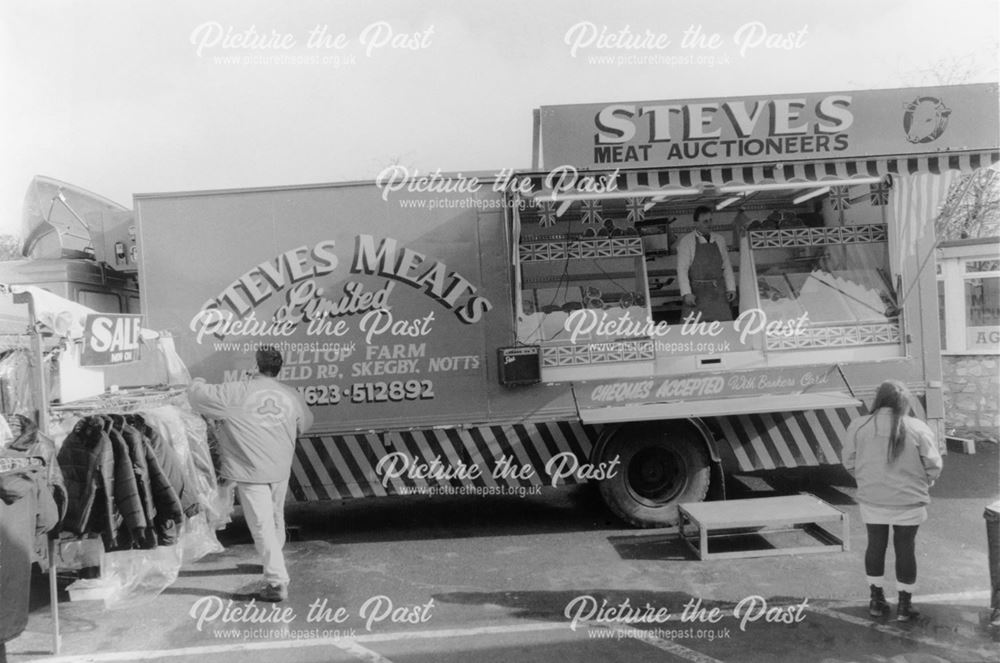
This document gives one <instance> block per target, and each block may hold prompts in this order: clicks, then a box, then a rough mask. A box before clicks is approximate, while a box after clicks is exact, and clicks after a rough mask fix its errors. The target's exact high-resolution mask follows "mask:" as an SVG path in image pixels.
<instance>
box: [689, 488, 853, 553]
mask: <svg viewBox="0 0 1000 663" xmlns="http://www.w3.org/2000/svg"><path fill="white" fill-rule="evenodd" d="M678 509H679V511H680V535H681V539H682V540H683V541H684V542H685V543H686V544H687V545H688V546H689V547H690V548H691V549H692V550H693V551H694V553H695V555H697V556H698V559H702V560H706V559H737V558H745V557H765V556H770V555H800V554H805V553H822V552H831V551H844V550H850V537H849V530H848V520H847V514H846V513H844V512H842V511H840V510H838V509H835V508H834V507H832V506H830V505H829V504H827V503H826V502H824V501H823V500H821V499H819V498H818V497H816V496H814V495H809V494H808V493H801V494H799V495H788V496H782V497H757V498H753V499H745V500H729V501H722V502H686V503H684V504H681V505H679V507H678ZM789 534H794V536H791V537H789V536H787V535H789ZM781 538H791V539H792V540H793V542H792V544H791V545H789V546H785V547H778V546H776V545H775V544H774V543H773V541H774V540H776V539H781ZM724 539H728V540H729V541H728V543H730V544H731V543H732V542H733V541H736V540H737V539H742V540H744V541H747V540H749V542H750V543H757V544H758V545H757V546H756V547H749V548H748V549H743V548H744V547H745V546H740V549H733V546H732V545H728V546H724V547H725V548H727V549H725V550H721V551H720V550H718V548H719V547H721V546H718V545H717V546H715V548H716V550H715V551H713V550H712V549H711V548H710V546H709V543H710V542H711V541H712V540H715V542H719V541H720V540H724ZM803 539H811V540H812V541H813V542H815V545H802V542H803V541H802V540H803ZM761 544H763V545H761Z"/></svg>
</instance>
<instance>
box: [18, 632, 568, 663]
mask: <svg viewBox="0 0 1000 663" xmlns="http://www.w3.org/2000/svg"><path fill="white" fill-rule="evenodd" d="M533 631H567V632H571V631H569V626H568V625H567V624H566V623H563V622H529V623H527V624H511V625H509V626H480V627H473V628H465V629H443V630H439V631H400V632H396V633H370V634H367V635H359V636H357V637H354V638H313V639H308V640H273V641H269V642H243V643H236V644H227V645H202V646H198V647H183V648H181V649H158V650H148V651H126V652H108V653H103V654H79V655H75V656H58V657H51V658H43V659H37V660H38V661H39V662H41V661H45V662H46V663H101V662H104V661H148V660H155V659H157V658H176V657H179V656H207V655H210V654H227V653H234V652H251V651H268V650H272V649H306V648H308V647H329V646H334V647H339V648H341V649H344V650H345V651H350V652H351V653H358V654H360V651H361V650H365V651H367V652H368V654H367V655H369V656H370V655H376V656H378V654H376V653H375V652H373V651H370V650H367V649H366V648H365V647H363V646H362V644H361V643H366V644H367V643H374V642H390V641H397V640H416V639H425V640H432V639H437V638H461V637H467V636H473V635H503V634H508V633H528V632H533ZM348 643H350V644H348ZM347 646H356V647H358V648H359V649H358V651H354V650H347V649H346V647H347ZM365 660H371V661H382V663H385V662H386V661H388V659H385V658H378V659H370V658H366V659H365ZM389 663H391V662H389Z"/></svg>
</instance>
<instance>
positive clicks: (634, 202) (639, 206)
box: [625, 198, 646, 225]
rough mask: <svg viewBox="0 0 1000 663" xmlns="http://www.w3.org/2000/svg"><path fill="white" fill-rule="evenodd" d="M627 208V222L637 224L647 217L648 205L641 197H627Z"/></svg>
mask: <svg viewBox="0 0 1000 663" xmlns="http://www.w3.org/2000/svg"><path fill="white" fill-rule="evenodd" d="M625 209H626V210H627V211H628V215H627V216H626V217H625V222H626V223H631V224H633V225H635V224H636V223H638V222H640V221H642V220H643V219H644V218H645V217H646V206H645V204H644V203H643V202H642V200H641V199H639V198H628V199H626V201H625Z"/></svg>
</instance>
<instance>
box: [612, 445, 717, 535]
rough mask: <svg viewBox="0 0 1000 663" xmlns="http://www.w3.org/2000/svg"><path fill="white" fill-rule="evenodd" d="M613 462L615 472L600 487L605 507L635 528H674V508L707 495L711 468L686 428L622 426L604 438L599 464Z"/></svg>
mask: <svg viewBox="0 0 1000 663" xmlns="http://www.w3.org/2000/svg"><path fill="white" fill-rule="evenodd" d="M616 456H617V457H618V458H619V460H620V462H619V465H618V472H616V473H615V475H614V476H613V477H611V478H609V479H605V480H603V481H601V482H600V490H601V496H602V497H603V498H604V501H605V503H606V504H607V505H608V508H610V509H611V511H612V512H614V514H615V515H616V516H618V517H619V518H621V519H622V520H624V521H626V522H628V523H630V524H632V525H635V526H636V527H667V526H670V525H676V524H677V505H678V504H680V503H683V502H700V501H702V500H703V499H705V495H707V494H708V487H709V483H710V482H711V468H710V467H709V461H708V454H707V452H706V450H705V445H704V444H703V443H702V441H701V440H700V439H698V436H697V434H696V433H695V431H693V430H691V429H689V428H686V427H671V428H668V429H666V430H654V429H650V428H634V427H625V428H622V429H621V430H619V431H618V432H616V433H615V434H614V436H613V437H611V439H609V440H608V441H607V442H606V443H605V445H604V448H603V450H602V452H601V454H600V460H602V461H605V462H607V461H611V460H613V459H614V458H615V457H616Z"/></svg>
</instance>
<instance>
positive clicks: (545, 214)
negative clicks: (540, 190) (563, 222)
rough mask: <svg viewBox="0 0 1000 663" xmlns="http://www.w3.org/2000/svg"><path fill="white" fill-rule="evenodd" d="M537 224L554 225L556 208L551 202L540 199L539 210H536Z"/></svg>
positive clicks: (543, 225)
mask: <svg viewBox="0 0 1000 663" xmlns="http://www.w3.org/2000/svg"><path fill="white" fill-rule="evenodd" d="M538 225H540V226H541V227H543V228H551V227H552V226H554V225H556V209H555V207H554V206H553V205H552V203H550V202H547V201H544V200H543V201H542V204H541V210H540V211H539V212H538Z"/></svg>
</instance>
